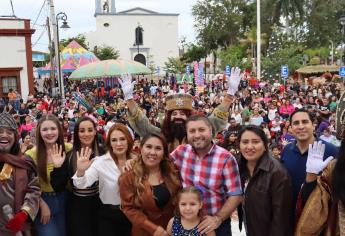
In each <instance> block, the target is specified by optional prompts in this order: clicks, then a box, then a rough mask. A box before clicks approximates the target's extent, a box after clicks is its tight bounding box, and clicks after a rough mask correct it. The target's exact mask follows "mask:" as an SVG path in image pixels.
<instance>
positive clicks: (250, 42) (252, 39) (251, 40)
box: [240, 27, 267, 70]
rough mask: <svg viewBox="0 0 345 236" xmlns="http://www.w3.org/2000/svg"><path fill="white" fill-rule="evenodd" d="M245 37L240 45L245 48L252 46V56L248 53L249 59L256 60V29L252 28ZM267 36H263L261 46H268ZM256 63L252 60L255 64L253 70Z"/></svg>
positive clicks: (263, 34)
mask: <svg viewBox="0 0 345 236" xmlns="http://www.w3.org/2000/svg"><path fill="white" fill-rule="evenodd" d="M244 35H245V36H246V38H245V39H240V43H241V44H242V45H243V46H250V50H249V52H250V55H249V53H248V57H249V58H251V59H253V58H256V27H252V28H251V29H250V30H249V31H247V32H245V33H244ZM266 38H267V35H266V34H265V33H262V34H261V45H265V44H266ZM255 61H256V60H252V63H253V70H254V68H255Z"/></svg>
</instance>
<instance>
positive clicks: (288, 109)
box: [279, 104, 295, 115]
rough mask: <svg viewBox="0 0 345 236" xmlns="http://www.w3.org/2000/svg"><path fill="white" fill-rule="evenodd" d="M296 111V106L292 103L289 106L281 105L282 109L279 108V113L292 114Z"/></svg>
mask: <svg viewBox="0 0 345 236" xmlns="http://www.w3.org/2000/svg"><path fill="white" fill-rule="evenodd" d="M294 111H295V107H294V106H293V105H292V104H290V105H288V106H286V105H282V106H281V107H280V109H279V113H280V114H289V115H291V114H292V113H293V112H294Z"/></svg>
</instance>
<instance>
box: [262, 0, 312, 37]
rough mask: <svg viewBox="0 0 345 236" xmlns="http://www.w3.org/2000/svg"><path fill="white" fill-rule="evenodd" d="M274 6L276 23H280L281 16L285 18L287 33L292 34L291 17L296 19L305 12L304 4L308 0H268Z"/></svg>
mask: <svg viewBox="0 0 345 236" xmlns="http://www.w3.org/2000/svg"><path fill="white" fill-rule="evenodd" d="M267 1H269V4H272V6H275V7H274V13H273V14H274V17H275V19H274V23H276V24H279V22H280V19H281V17H283V18H284V20H285V29H286V34H287V35H288V36H289V35H290V29H289V27H290V18H291V20H295V19H296V18H297V17H302V16H303V14H304V9H303V6H304V5H305V2H306V0H267Z"/></svg>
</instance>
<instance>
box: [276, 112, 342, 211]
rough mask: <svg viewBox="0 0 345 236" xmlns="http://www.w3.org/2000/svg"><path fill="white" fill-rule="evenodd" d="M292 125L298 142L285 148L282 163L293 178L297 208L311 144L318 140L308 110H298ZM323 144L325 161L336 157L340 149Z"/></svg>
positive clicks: (294, 114) (292, 115) (293, 117)
mask: <svg viewBox="0 0 345 236" xmlns="http://www.w3.org/2000/svg"><path fill="white" fill-rule="evenodd" d="M290 123H291V131H292V133H293V135H294V136H295V138H296V141H295V142H293V143H289V144H288V145H286V146H285V148H284V149H283V152H282V155H281V161H282V164H283V165H284V166H285V167H286V169H287V171H288V172H289V174H290V176H291V181H292V190H293V206H296V202H297V197H298V193H299V191H300V189H301V186H302V184H303V183H304V181H305V179H306V163H307V157H308V148H309V144H313V143H314V141H316V138H315V137H314V126H313V122H312V119H311V117H310V114H309V113H308V112H307V111H306V110H296V111H295V112H294V113H292V114H291V116H290ZM322 142H323V141H322ZM323 143H324V144H325V153H324V156H323V159H324V160H325V159H327V158H328V157H329V156H333V157H336V156H337V154H338V148H337V147H336V146H334V145H333V144H330V143H326V142H323Z"/></svg>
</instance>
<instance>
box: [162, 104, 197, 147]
mask: <svg viewBox="0 0 345 236" xmlns="http://www.w3.org/2000/svg"><path fill="white" fill-rule="evenodd" d="M183 111H184V112H185V114H186V116H187V118H188V117H189V116H190V115H191V114H192V111H191V110H183ZM172 112H173V111H167V112H165V117H164V120H163V125H162V133H163V135H164V137H166V141H167V142H168V143H170V142H172V141H174V135H172V134H173V132H174V130H172V126H171V113H172Z"/></svg>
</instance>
